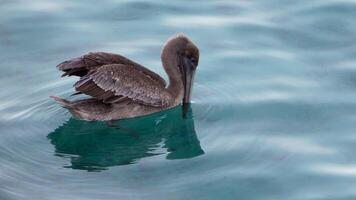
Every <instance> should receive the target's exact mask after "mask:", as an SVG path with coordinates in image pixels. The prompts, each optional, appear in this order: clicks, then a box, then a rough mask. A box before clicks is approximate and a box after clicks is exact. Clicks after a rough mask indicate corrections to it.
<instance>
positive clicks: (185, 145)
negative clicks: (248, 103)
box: [47, 107, 204, 171]
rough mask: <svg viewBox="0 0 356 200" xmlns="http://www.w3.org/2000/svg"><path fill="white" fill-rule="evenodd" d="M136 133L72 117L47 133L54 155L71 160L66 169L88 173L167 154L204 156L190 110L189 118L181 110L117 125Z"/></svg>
mask: <svg viewBox="0 0 356 200" xmlns="http://www.w3.org/2000/svg"><path fill="white" fill-rule="evenodd" d="M116 123H118V124H120V125H121V126H125V127H127V128H130V129H132V130H135V131H136V132H137V133H138V134H139V136H138V137H134V136H133V135H132V134H130V133H129V132H128V131H125V130H122V129H115V128H111V127H108V126H107V124H105V123H104V122H87V121H82V120H78V119H74V118H71V119H69V120H68V121H67V122H65V123H64V124H63V125H61V126H60V127H58V128H57V129H55V130H54V131H53V132H51V133H50V134H48V136H47V137H48V139H49V140H50V141H51V143H52V144H53V145H54V147H55V152H56V153H55V155H56V156H60V157H66V158H69V159H70V162H71V164H70V165H68V166H65V167H68V168H72V169H81V170H87V171H100V170H105V169H107V168H108V167H111V166H117V165H129V164H133V163H135V162H137V161H138V160H139V159H141V158H145V157H151V156H155V155H159V154H164V153H165V152H164V150H163V149H166V151H167V156H166V158H167V159H171V160H173V159H186V158H193V157H196V156H199V155H202V154H204V151H203V150H202V148H201V147H200V142H199V140H198V138H197V135H196V133H195V129H194V119H193V116H192V112H191V109H189V113H188V115H187V117H186V119H183V118H182V113H181V107H176V108H173V109H170V110H168V111H164V112H160V113H156V114H152V115H149V116H146V117H140V118H136V119H130V120H121V121H120V122H116Z"/></svg>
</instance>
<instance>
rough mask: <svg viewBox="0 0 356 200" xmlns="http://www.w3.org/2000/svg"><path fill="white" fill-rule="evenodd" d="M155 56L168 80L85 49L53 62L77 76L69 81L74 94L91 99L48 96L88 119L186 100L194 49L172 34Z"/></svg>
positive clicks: (127, 114) (120, 115) (132, 114)
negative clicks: (82, 52)
mask: <svg viewBox="0 0 356 200" xmlns="http://www.w3.org/2000/svg"><path fill="white" fill-rule="evenodd" d="M161 59H162V64H163V67H164V69H165V71H166V73H167V74H168V77H169V85H167V84H166V82H165V81H164V79H163V78H161V77H160V76H159V75H157V74H156V73H154V72H152V71H150V70H149V69H147V68H145V67H143V66H142V65H140V64H138V63H135V62H133V61H131V60H129V59H127V58H125V57H123V56H121V55H117V54H111V53H104V52H97V53H89V54H86V55H84V56H82V57H79V58H75V59H72V60H68V61H65V62H63V63H61V64H59V65H58V66H57V68H58V69H59V70H62V71H63V72H64V74H63V76H72V75H74V76H79V77H81V78H80V80H79V81H78V82H77V83H75V84H74V87H75V89H76V90H77V91H78V92H77V93H76V94H86V95H89V96H92V97H93V98H89V99H84V100H77V101H68V100H65V99H62V98H59V97H54V96H52V98H54V99H55V100H56V101H57V102H58V103H59V104H61V105H62V106H63V107H65V108H67V109H68V110H69V111H70V112H71V113H72V115H73V116H75V117H76V118H79V119H83V120H89V121H92V120H100V121H110V120H117V119H126V118H133V117H138V116H143V115H148V114H151V113H154V112H159V111H162V110H166V109H169V108H172V107H175V106H177V105H179V104H181V103H183V105H184V104H187V103H189V101H190V94H191V87H192V84H193V77H194V71H195V69H196V67H197V65H198V60H199V50H198V48H197V47H196V46H195V45H194V44H193V43H192V42H191V41H190V40H189V39H188V38H187V37H186V36H184V35H182V34H178V35H176V36H174V37H172V38H171V39H169V40H168V41H167V43H166V44H165V45H164V47H163V50H162V54H161ZM183 107H184V106H183ZM183 111H184V110H183Z"/></svg>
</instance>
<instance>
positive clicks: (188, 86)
mask: <svg viewBox="0 0 356 200" xmlns="http://www.w3.org/2000/svg"><path fill="white" fill-rule="evenodd" d="M195 69H196V65H195V64H194V63H192V62H191V61H190V60H189V59H187V58H184V66H183V69H182V72H183V74H182V75H183V77H182V78H183V84H184V97H183V117H184V118H186V114H187V111H188V108H189V104H190V96H191V93H192V88H193V81H194V74H195Z"/></svg>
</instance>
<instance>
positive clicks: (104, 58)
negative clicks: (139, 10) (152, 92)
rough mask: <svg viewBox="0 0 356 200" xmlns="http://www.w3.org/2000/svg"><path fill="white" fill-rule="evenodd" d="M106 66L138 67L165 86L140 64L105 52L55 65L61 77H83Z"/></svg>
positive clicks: (157, 77)
mask: <svg viewBox="0 0 356 200" xmlns="http://www.w3.org/2000/svg"><path fill="white" fill-rule="evenodd" d="M108 64H122V65H129V66H136V67H139V68H140V71H143V72H145V73H147V74H150V76H151V77H152V78H153V79H155V80H156V81H158V82H160V83H161V84H163V85H165V84H166V82H165V81H164V79H163V78H161V77H160V76H159V75H158V74H156V73H154V72H152V71H150V70H148V69H147V68H145V67H143V66H141V65H140V64H138V63H135V62H133V61H132V60H130V59H128V58H125V57H124V56H121V55H118V54H112V53H105V52H94V53H88V54H85V55H83V56H81V57H78V58H74V59H71V60H67V61H64V62H62V63H60V64H59V65H57V69H59V70H61V71H63V72H64V74H63V75H62V76H80V77H83V76H85V75H87V74H88V73H90V72H91V71H95V70H96V69H98V68H100V67H101V66H103V65H108Z"/></svg>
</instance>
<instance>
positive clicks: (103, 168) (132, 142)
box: [0, 0, 356, 200]
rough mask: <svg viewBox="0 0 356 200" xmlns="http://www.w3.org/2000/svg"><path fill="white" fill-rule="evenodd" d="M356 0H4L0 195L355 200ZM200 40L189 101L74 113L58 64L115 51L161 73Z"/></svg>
mask: <svg viewBox="0 0 356 200" xmlns="http://www.w3.org/2000/svg"><path fill="white" fill-rule="evenodd" d="M355 18H356V1H354V0H340V1H337V0H311V1H307V0H300V1H294V0H293V1H292V0H283V1H282V0H270V1H262V0H261V1H247V0H240V1H238V0H236V1H226V0H223V1H217V0H216V1H214V0H209V1H201V2H199V1H194V2H193V1H178V0H173V1H169V2H168V1H163V0H158V1H125V0H122V1H121V0H106V1H94V0H89V1H84V0H80V1H69V0H53V1H52V0H51V1H50V0H33V1H25V0H1V1H0V69H1V73H0V85H1V90H0V199H1V200H22V199H23V200H28V199H49V200H62V199H73V200H76V199H81V200H98V199H100V200H101V199H102V200H117V199H125V200H131V199H133V200H136V199H145V200H146V199H148V200H151V199H152V200H155V199H170V200H182V199H209V200H210V199H211V200H214V199H231V200H235V199H243V200H277V199H278V200H286V199H288V200H346V199H347V200H348V199H355V198H356V189H355V188H356V43H355V41H356V21H355ZM176 32H185V33H186V34H187V35H188V36H189V37H191V38H192V40H193V41H194V42H195V43H196V44H197V45H198V46H199V47H200V50H201V60H200V65H199V68H198V71H197V74H196V75H197V76H196V84H195V86H194V92H193V101H194V103H193V104H192V111H191V113H190V116H189V117H188V118H187V119H186V120H182V119H181V118H180V108H175V109H172V110H169V111H166V112H163V113H157V114H154V115H151V116H148V117H144V118H138V119H135V120H125V121H122V122H120V124H121V125H124V126H126V127H128V128H131V129H134V130H135V131H136V132H137V133H138V134H139V137H136V136H135V135H133V134H132V133H128V132H127V131H126V132H125V131H123V130H116V129H113V128H108V127H107V126H106V125H105V124H104V123H100V122H83V121H80V120H76V119H73V118H71V116H70V114H69V113H68V111H67V110H65V109H63V108H61V107H60V106H58V105H57V104H55V103H54V102H53V101H52V100H50V99H49V98H48V96H49V95H54V94H55V95H59V96H62V97H67V98H73V97H69V96H70V94H71V93H72V92H73V89H72V84H73V83H74V82H75V81H76V80H77V79H76V78H75V77H72V78H66V79H60V75H61V73H60V72H59V71H57V70H56V69H55V65H56V64H58V63H59V62H61V61H63V60H65V59H68V58H72V57H76V56H79V55H82V54H84V53H87V52H90V51H109V52H116V53H120V54H122V55H125V56H128V57H129V58H132V59H135V60H136V61H138V62H139V63H141V64H143V65H145V66H148V67H149V68H150V69H152V70H154V71H156V72H158V73H159V74H161V75H162V76H164V77H165V78H166V75H165V73H164V71H163V69H162V68H161V63H160V51H161V46H162V44H163V43H164V42H165V40H166V39H167V38H168V37H170V36H171V35H172V34H174V33H176Z"/></svg>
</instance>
